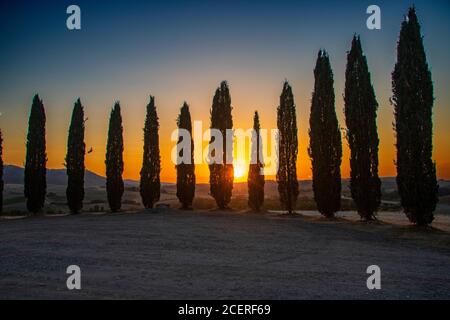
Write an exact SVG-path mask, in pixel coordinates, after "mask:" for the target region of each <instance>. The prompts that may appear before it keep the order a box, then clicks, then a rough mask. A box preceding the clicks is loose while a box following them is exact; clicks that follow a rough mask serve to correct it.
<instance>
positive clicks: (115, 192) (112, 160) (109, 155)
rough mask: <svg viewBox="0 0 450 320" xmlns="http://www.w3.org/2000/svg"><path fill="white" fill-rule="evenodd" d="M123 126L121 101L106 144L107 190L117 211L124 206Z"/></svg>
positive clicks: (113, 208)
mask: <svg viewBox="0 0 450 320" xmlns="http://www.w3.org/2000/svg"><path fill="white" fill-rule="evenodd" d="M122 133H123V128H122V116H121V114H120V103H119V102H116V103H115V104H114V107H113V109H112V110H111V116H110V118H109V130H108V142H107V145H106V161H105V164H106V192H107V196H108V203H109V207H110V209H111V211H112V212H117V211H119V210H120V208H121V206H122V195H123V192H124V185H123V180H122V173H123V136H122Z"/></svg>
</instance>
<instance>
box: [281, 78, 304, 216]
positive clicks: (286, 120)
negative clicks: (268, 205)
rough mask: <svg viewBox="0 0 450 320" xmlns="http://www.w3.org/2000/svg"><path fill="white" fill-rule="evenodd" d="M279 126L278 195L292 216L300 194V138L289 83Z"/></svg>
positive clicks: (285, 92) (282, 100)
mask: <svg viewBox="0 0 450 320" xmlns="http://www.w3.org/2000/svg"><path fill="white" fill-rule="evenodd" d="M277 126H278V130H279V146H278V171H277V182H278V193H279V194H280V202H281V204H282V205H283V206H284V208H285V209H286V210H287V211H288V213H290V214H291V213H293V212H294V210H295V207H296V204H297V198H298V193H299V191H298V180H297V154H298V138H297V116H296V110H295V102H294V95H293V94H292V88H291V86H290V85H289V83H288V82H287V81H285V83H284V85H283V91H282V93H281V96H280V105H279V106H278V110H277Z"/></svg>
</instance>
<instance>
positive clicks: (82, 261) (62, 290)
mask: <svg viewBox="0 0 450 320" xmlns="http://www.w3.org/2000/svg"><path fill="white" fill-rule="evenodd" d="M69 265H78V266H80V268H81V286H82V288H81V290H73V291H69V290H68V289H67V287H66V279H67V277H68V275H67V274H66V268H67V267H68V266H69ZM369 265H378V266H379V267H380V268H381V285H382V289H381V290H374V291H370V290H368V289H367V287H366V280H367V277H368V276H369V275H368V274H366V268H367V267H368V266H369ZM0 298H1V299H12V298H19V299H37V298H39V299H40V298H43V299H53V298H60V299H91V298H95V299H110V298H111V299H119V298H120V299H121V298H130V299H133V298H148V299H413V298H419V299H450V235H449V234H448V233H445V232H442V231H436V230H417V229H414V228H410V227H400V226H392V225H388V224H370V225H366V224H361V223H354V222H349V221H335V222H329V221H323V220H320V219H319V220H318V219H312V218H306V217H285V216H278V215H264V216H263V215H255V214H246V213H221V212H193V211H190V212H189V211H188V212H182V211H178V210H173V211H171V212H166V213H160V214H141V213H139V214H117V215H101V216H94V215H88V214H86V215H81V216H67V217H39V218H26V219H20V220H0Z"/></svg>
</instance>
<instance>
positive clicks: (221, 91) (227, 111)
mask: <svg viewBox="0 0 450 320" xmlns="http://www.w3.org/2000/svg"><path fill="white" fill-rule="evenodd" d="M231 110H232V107H231V96H230V90H229V88H228V84H227V82H226V81H223V82H222V83H221V84H220V87H219V88H217V90H216V93H215V95H214V98H213V104H212V108H211V129H218V130H220V132H221V133H222V136H223V150H222V151H221V152H222V155H223V158H222V159H223V162H222V163H213V164H210V165H209V171H210V176H209V183H210V191H211V195H212V197H213V198H214V199H215V200H216V203H217V206H218V207H219V208H220V209H225V208H226V207H227V206H228V204H229V203H230V201H231V194H232V191H233V180H234V173H233V164H228V163H227V141H226V140H227V138H226V130H227V129H232V128H233V118H232V116H231ZM213 141H214V140H213V138H212V139H211V142H213ZM230 142H231V143H232V141H230ZM214 152H215V151H213V155H214ZM219 152H220V150H219Z"/></svg>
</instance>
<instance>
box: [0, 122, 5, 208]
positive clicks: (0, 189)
mask: <svg viewBox="0 0 450 320" xmlns="http://www.w3.org/2000/svg"><path fill="white" fill-rule="evenodd" d="M3 188H4V181H3V134H2V130H1V129H0V213H2V212H3Z"/></svg>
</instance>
